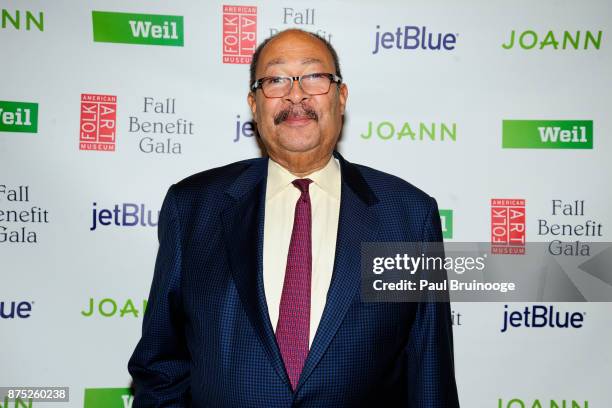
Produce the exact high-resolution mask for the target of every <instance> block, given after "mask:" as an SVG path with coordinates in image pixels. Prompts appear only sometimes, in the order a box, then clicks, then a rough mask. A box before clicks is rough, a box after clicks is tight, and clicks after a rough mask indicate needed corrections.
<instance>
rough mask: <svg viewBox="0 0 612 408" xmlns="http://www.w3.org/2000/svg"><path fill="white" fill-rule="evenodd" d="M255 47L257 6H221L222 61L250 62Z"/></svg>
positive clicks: (230, 62) (232, 62) (227, 62)
mask: <svg viewBox="0 0 612 408" xmlns="http://www.w3.org/2000/svg"><path fill="white" fill-rule="evenodd" d="M256 47H257V7H255V6H226V5H224V6H223V63H224V64H250V63H251V59H252V58H253V53H254V52H255V48H256Z"/></svg>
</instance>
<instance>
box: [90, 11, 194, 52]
mask: <svg viewBox="0 0 612 408" xmlns="http://www.w3.org/2000/svg"><path fill="white" fill-rule="evenodd" d="M91 17H92V20H93V36H94V41H95V42H108V43H123V44H144V45H170V46H175V47H182V46H183V37H184V36H183V16H165V15H161V14H135V13H115V12H109V11H92V12H91Z"/></svg>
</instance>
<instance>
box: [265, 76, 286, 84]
mask: <svg viewBox="0 0 612 408" xmlns="http://www.w3.org/2000/svg"><path fill="white" fill-rule="evenodd" d="M267 81H268V84H270V85H279V84H282V83H283V82H284V78H283V77H272V78H268V80H267Z"/></svg>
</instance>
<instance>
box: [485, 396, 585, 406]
mask: <svg viewBox="0 0 612 408" xmlns="http://www.w3.org/2000/svg"><path fill="white" fill-rule="evenodd" d="M497 408H589V401H587V400H584V401H582V402H581V401H580V400H578V401H576V400H566V399H557V398H555V399H546V398H536V399H521V398H509V399H507V400H504V399H503V398H498V399H497Z"/></svg>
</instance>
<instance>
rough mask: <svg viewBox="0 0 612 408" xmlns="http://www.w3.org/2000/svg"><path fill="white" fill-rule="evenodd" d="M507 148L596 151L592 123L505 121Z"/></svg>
mask: <svg viewBox="0 0 612 408" xmlns="http://www.w3.org/2000/svg"><path fill="white" fill-rule="evenodd" d="M502 147H503V148H504V149H592V148H593V121H592V120H504V121H503V124H502Z"/></svg>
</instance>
